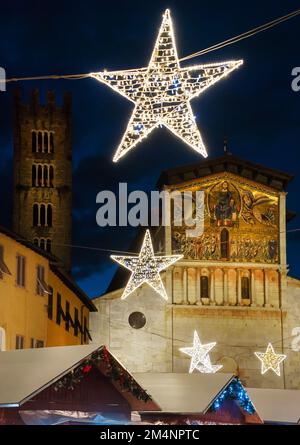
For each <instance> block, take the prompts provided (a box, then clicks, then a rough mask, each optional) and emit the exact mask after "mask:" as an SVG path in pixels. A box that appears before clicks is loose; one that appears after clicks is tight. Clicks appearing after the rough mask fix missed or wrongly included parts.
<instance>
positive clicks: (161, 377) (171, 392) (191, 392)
mask: <svg viewBox="0 0 300 445" xmlns="http://www.w3.org/2000/svg"><path fill="white" fill-rule="evenodd" d="M132 375H133V377H134V379H135V380H136V381H137V382H138V384H139V385H140V386H141V387H142V388H143V389H144V390H146V391H147V392H148V394H151V397H152V399H153V401H154V402H156V404H157V405H159V407H160V408H161V410H162V411H164V412H167V413H205V412H206V411H207V410H208V408H209V407H210V405H211V404H212V403H213V401H214V400H215V399H216V398H217V396H218V395H219V394H220V393H221V392H222V391H223V390H224V389H225V388H226V386H227V385H229V384H230V382H231V380H232V379H233V377H234V376H233V374H223V373H218V374H201V373H197V374H196V373H195V374H180V373H154V374H152V373H151V374H150V373H133V374H132Z"/></svg>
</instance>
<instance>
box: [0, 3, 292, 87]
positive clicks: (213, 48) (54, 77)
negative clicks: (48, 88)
mask: <svg viewBox="0 0 300 445" xmlns="http://www.w3.org/2000/svg"><path fill="white" fill-rule="evenodd" d="M299 14H300V9H297V10H295V11H293V12H290V13H289V14H286V15H284V16H281V17H279V18H277V19H274V20H271V21H270V22H267V23H265V24H263V25H260V26H257V27H255V28H253V29H250V30H249V31H246V32H244V33H242V34H239V35H237V36H235V37H231V38H230V39H227V40H224V41H223V42H220V43H217V44H215V45H212V46H210V47H208V48H205V49H202V50H200V51H197V52H195V53H193V54H190V55H188V56H185V57H182V58H181V59H179V61H181V62H182V61H185V60H190V59H192V58H195V57H199V56H202V55H204V54H207V53H209V52H212V51H216V50H218V49H221V48H224V47H225V46H228V45H232V44H234V43H237V42H239V41H241V40H244V39H247V38H249V37H252V36H254V35H256V34H258V33H261V32H263V31H266V30H267V29H270V28H273V27H275V26H277V25H279V24H281V23H283V22H285V21H287V20H289V19H292V18H294V17H296V16H297V15H299ZM145 69H147V68H137V69H128V70H120V71H112V72H111V73H112V74H117V73H121V72H122V73H123V72H131V71H135V72H136V71H144V70H145ZM92 74H94V73H83V74H49V75H45V76H29V77H10V78H8V79H6V80H5V79H0V83H10V82H19V81H26V80H57V79H69V80H80V79H86V78H89V77H91V76H92Z"/></svg>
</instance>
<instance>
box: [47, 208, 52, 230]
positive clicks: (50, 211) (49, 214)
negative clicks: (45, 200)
mask: <svg viewBox="0 0 300 445" xmlns="http://www.w3.org/2000/svg"><path fill="white" fill-rule="evenodd" d="M47 226H48V227H52V205H51V204H48V205H47Z"/></svg>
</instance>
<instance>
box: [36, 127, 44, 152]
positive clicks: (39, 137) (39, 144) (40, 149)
mask: <svg viewBox="0 0 300 445" xmlns="http://www.w3.org/2000/svg"><path fill="white" fill-rule="evenodd" d="M37 151H38V152H39V153H42V151H43V133H42V132H41V131H39V132H38V149H37Z"/></svg>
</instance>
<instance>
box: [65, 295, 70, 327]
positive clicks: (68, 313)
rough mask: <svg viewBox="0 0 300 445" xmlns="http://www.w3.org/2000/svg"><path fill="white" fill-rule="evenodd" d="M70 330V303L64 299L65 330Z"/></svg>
mask: <svg viewBox="0 0 300 445" xmlns="http://www.w3.org/2000/svg"><path fill="white" fill-rule="evenodd" d="M69 330H70V303H69V302H68V301H66V331H69Z"/></svg>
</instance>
